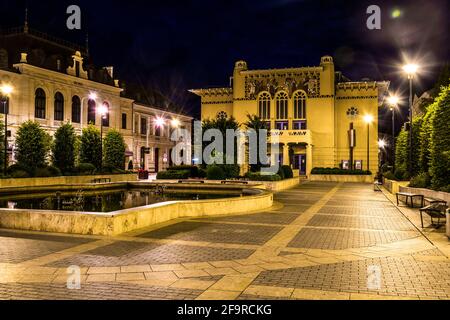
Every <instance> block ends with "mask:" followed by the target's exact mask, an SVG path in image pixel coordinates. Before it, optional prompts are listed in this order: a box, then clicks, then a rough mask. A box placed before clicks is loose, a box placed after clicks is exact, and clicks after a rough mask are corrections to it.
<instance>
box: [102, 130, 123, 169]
mask: <svg viewBox="0 0 450 320" xmlns="http://www.w3.org/2000/svg"><path fill="white" fill-rule="evenodd" d="M125 150H126V146H125V140H124V139H123V136H122V134H121V133H120V132H119V131H117V130H114V129H111V130H109V131H108V133H107V134H106V137H105V139H104V142H103V155H104V166H106V167H111V168H112V170H111V171H113V170H114V169H120V170H124V169H125Z"/></svg>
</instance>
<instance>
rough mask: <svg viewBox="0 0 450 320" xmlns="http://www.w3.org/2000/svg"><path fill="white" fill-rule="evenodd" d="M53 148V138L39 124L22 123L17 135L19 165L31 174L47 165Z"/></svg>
mask: <svg viewBox="0 0 450 320" xmlns="http://www.w3.org/2000/svg"><path fill="white" fill-rule="evenodd" d="M50 147H51V137H50V136H49V135H48V134H47V133H46V132H45V131H44V129H42V128H41V127H40V125H39V123H37V122H34V121H27V122H24V123H22V125H21V126H20V128H19V130H18V131H17V135H16V150H17V163H18V164H19V165H21V166H23V167H24V168H26V169H27V170H29V172H30V173H31V174H34V172H35V171H36V169H37V168H39V167H44V166H45V165H46V164H47V156H48V154H49V151H50Z"/></svg>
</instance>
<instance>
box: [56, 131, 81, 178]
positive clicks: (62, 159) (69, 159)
mask: <svg viewBox="0 0 450 320" xmlns="http://www.w3.org/2000/svg"><path fill="white" fill-rule="evenodd" d="M54 138H55V141H54V143H53V148H52V149H53V150H52V151H53V165H54V166H55V167H57V168H59V170H61V172H62V173H63V174H67V173H71V172H72V171H73V168H74V167H75V154H76V149H75V141H76V139H77V137H76V134H75V129H74V128H73V126H72V125H71V124H70V123H65V124H63V125H61V126H60V127H59V128H58V130H56V133H55V136H54Z"/></svg>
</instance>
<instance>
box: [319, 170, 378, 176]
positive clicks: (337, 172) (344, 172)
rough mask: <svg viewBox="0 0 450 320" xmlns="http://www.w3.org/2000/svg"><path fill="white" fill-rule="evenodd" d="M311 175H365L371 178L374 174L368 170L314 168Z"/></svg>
mask: <svg viewBox="0 0 450 320" xmlns="http://www.w3.org/2000/svg"><path fill="white" fill-rule="evenodd" d="M311 174H332V175H333V174H334V175H351V176H355V175H363V176H370V175H372V172H370V171H366V170H344V169H340V168H314V169H312V171H311Z"/></svg>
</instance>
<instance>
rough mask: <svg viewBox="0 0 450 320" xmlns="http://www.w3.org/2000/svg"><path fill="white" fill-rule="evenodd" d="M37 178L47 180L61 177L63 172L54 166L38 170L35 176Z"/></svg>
mask: <svg viewBox="0 0 450 320" xmlns="http://www.w3.org/2000/svg"><path fill="white" fill-rule="evenodd" d="M34 176H35V177H41V178H47V177H57V176H61V170H59V169H58V168H56V167H54V166H51V167H50V166H48V167H41V168H37V169H36V171H35V174H34Z"/></svg>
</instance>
